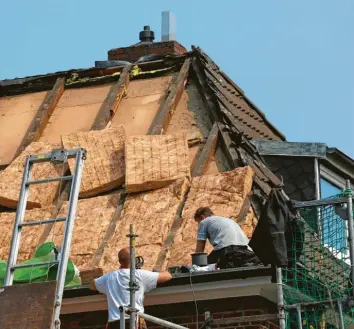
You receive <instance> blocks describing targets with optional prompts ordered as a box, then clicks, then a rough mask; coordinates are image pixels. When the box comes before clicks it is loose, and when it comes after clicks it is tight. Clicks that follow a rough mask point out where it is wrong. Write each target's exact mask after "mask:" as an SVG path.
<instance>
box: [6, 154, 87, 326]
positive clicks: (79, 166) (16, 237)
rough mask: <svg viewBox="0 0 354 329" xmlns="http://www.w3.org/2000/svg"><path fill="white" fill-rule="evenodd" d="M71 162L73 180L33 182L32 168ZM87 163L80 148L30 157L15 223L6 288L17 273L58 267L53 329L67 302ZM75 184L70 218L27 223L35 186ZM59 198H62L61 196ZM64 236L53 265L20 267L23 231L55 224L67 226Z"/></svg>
mask: <svg viewBox="0 0 354 329" xmlns="http://www.w3.org/2000/svg"><path fill="white" fill-rule="evenodd" d="M70 158H75V159H76V163H75V170H74V172H73V173H72V176H59V177H53V178H44V179H39V180H31V173H32V167H33V165H34V164H38V163H43V162H52V163H54V164H60V163H62V164H63V166H64V164H65V163H66V162H67V161H68V159H70ZM85 159H86V150H85V149H83V148H78V149H75V150H65V149H53V150H52V152H51V153H47V154H40V155H29V156H27V158H26V161H25V167H24V171H23V177H22V184H21V190H20V197H19V201H18V205H17V210H16V217H15V223H14V229H13V233H12V241H11V248H10V255H9V259H8V264H7V268H6V275H5V286H11V285H12V284H13V279H14V274H15V270H16V269H19V268H25V267H34V266H43V265H48V266H50V265H58V272H57V277H56V279H57V288H56V300H55V301H54V316H53V326H52V327H53V329H57V328H60V320H59V316H60V308H61V302H62V298H63V291H64V285H65V276H66V268H67V264H68V259H69V254H70V245H71V238H72V232H73V228H74V221H75V215H76V208H77V202H78V198H79V191H80V185H81V177H82V171H83V166H84V161H85ZM70 180H71V189H70V197H69V204H68V213H67V215H66V217H63V218H50V219H45V220H42V221H36V222H24V218H25V211H26V205H27V199H28V194H29V188H30V186H31V185H33V184H43V183H48V182H55V181H70ZM58 195H59V194H58ZM64 221H65V228H64V235H63V239H62V245H61V248H60V252H59V253H58V256H57V258H56V260H53V261H49V262H40V263H35V264H22V265H21V264H16V262H17V256H18V251H19V246H20V240H21V231H22V228H23V227H24V226H35V225H42V224H51V223H55V222H64Z"/></svg>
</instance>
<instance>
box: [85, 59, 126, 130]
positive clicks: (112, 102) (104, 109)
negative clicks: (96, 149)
mask: <svg viewBox="0 0 354 329" xmlns="http://www.w3.org/2000/svg"><path fill="white" fill-rule="evenodd" d="M131 68H132V65H127V66H125V67H124V69H123V71H122V73H121V74H120V77H119V80H118V82H117V83H116V84H115V85H113V86H112V87H111V89H110V90H109V92H108V94H107V97H106V99H105V100H104V102H103V103H102V105H101V108H100V109H99V111H98V113H97V116H96V118H95V121H94V122H93V124H92V126H91V130H102V129H104V128H105V127H106V126H107V123H108V122H109V121H110V120H111V119H112V118H113V116H114V114H115V113H116V112H117V110H118V107H119V104H120V102H121V100H122V98H123V96H124V95H125V94H126V90H127V89H128V85H129V82H130V77H129V72H130V70H131Z"/></svg>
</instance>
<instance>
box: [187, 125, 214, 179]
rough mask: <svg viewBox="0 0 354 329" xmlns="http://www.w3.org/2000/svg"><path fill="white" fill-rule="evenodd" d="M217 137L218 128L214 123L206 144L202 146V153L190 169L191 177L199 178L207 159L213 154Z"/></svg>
mask: <svg viewBox="0 0 354 329" xmlns="http://www.w3.org/2000/svg"><path fill="white" fill-rule="evenodd" d="M218 136H219V127H218V125H217V124H216V123H214V125H213V127H212V128H211V131H210V134H209V136H208V139H207V142H206V144H205V145H204V147H203V149H202V152H201V154H200V156H199V157H198V159H197V160H196V162H195V164H194V166H193V167H192V177H195V176H200V175H202V174H203V172H204V170H205V167H206V165H207V163H208V159H209V158H210V156H211V155H212V154H214V152H215V148H216V144H217V140H218Z"/></svg>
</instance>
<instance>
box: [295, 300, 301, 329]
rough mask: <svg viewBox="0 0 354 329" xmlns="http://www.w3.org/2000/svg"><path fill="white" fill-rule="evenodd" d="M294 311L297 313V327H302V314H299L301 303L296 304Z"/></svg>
mask: <svg viewBox="0 0 354 329" xmlns="http://www.w3.org/2000/svg"><path fill="white" fill-rule="evenodd" d="M296 313H297V325H298V329H302V316H301V305H300V304H297V305H296Z"/></svg>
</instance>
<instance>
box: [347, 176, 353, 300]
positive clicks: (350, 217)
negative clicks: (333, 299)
mask: <svg viewBox="0 0 354 329" xmlns="http://www.w3.org/2000/svg"><path fill="white" fill-rule="evenodd" d="M346 188H347V189H350V188H351V187H350V180H349V179H348V180H347V182H346ZM347 211H348V233H349V255H350V277H351V283H352V291H351V295H352V296H354V289H353V287H354V226H353V225H354V223H353V196H352V193H351V192H350V193H348V201H347Z"/></svg>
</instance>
